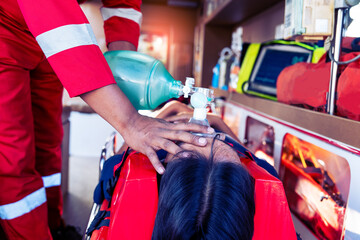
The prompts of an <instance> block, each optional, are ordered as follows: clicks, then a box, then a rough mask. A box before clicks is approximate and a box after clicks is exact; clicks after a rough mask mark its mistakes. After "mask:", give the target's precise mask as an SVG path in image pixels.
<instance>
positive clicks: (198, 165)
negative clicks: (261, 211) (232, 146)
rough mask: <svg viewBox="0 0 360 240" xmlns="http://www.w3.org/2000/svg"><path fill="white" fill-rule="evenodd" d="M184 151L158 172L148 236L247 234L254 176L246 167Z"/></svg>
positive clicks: (248, 236) (249, 232) (250, 232)
mask: <svg viewBox="0 0 360 240" xmlns="http://www.w3.org/2000/svg"><path fill="white" fill-rule="evenodd" d="M186 153H187V156H186V157H185V158H184V157H181V156H184V155H183V154H180V155H177V156H175V159H174V160H173V161H172V162H170V163H169V164H168V165H167V167H166V171H165V174H164V175H163V176H162V179H161V184H160V191H159V203H158V212H157V215H156V219H155V226H154V230H153V235H152V239H153V240H162V239H166V240H169V239H172V240H177V239H179V240H180V239H184V240H188V239H204V240H205V239H206V240H212V239H251V238H252V236H253V232H254V214H255V202H254V180H253V178H252V177H251V176H250V175H249V173H248V172H247V170H246V169H244V168H243V167H242V166H241V165H240V164H235V163H231V162H224V161H221V162H214V161H209V160H208V159H206V158H205V157H204V156H202V155H200V154H198V153H196V152H186Z"/></svg>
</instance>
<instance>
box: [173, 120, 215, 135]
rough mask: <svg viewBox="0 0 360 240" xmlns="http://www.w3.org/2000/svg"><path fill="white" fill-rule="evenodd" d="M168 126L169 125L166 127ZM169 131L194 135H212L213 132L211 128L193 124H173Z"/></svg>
mask: <svg viewBox="0 0 360 240" xmlns="http://www.w3.org/2000/svg"><path fill="white" fill-rule="evenodd" d="M168 126H169V125H168ZM170 129H171V130H178V131H187V132H196V133H208V134H212V133H214V132H215V130H214V129H213V128H212V127H209V126H205V125H200V124H195V123H189V122H187V123H173V124H171V127H170Z"/></svg>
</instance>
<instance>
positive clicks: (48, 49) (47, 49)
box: [36, 23, 98, 58]
mask: <svg viewBox="0 0 360 240" xmlns="http://www.w3.org/2000/svg"><path fill="white" fill-rule="evenodd" d="M36 41H37V42H38V43H39V45H40V47H41V49H42V50H43V52H44V54H45V56H46V57H47V58H48V57H50V56H52V55H54V54H56V53H59V52H62V51H64V50H67V49H71V48H74V47H79V46H85V45H93V44H94V45H98V44H97V42H96V38H95V35H94V32H93V30H92V28H91V26H90V24H88V23H84V24H70V25H65V26H61V27H58V28H55V29H52V30H50V31H47V32H44V33H42V34H40V35H39V36H37V37H36Z"/></svg>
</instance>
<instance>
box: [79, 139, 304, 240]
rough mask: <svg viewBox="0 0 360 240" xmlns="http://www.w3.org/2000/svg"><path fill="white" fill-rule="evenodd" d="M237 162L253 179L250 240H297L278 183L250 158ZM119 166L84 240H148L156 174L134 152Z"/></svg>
mask: <svg viewBox="0 0 360 240" xmlns="http://www.w3.org/2000/svg"><path fill="white" fill-rule="evenodd" d="M114 139H115V137H112V138H110V141H114ZM107 145H109V142H107V143H106V144H105V146H107ZM105 148H106V147H105ZM106 151H107V150H103V152H102V155H101V159H100V168H102V166H103V161H105V160H106V159H105V158H104V156H105V155H106V153H107V152H106ZM241 161H242V163H243V164H244V166H245V167H246V168H247V170H248V171H249V173H250V174H251V175H252V177H253V178H254V179H255V217H254V235H253V239H254V240H260V239H288V240H292V239H294V240H295V239H297V235H296V232H295V228H294V225H293V222H292V218H291V214H290V210H289V207H288V203H287V200H286V196H285V192H284V188H283V185H282V183H281V181H280V180H279V179H277V178H275V177H274V176H272V175H271V174H269V173H268V172H267V171H266V170H264V169H263V168H261V167H259V166H258V165H257V164H256V163H255V161H253V160H252V159H251V158H250V157H249V158H241ZM119 164H121V167H120V165H119ZM119 164H116V165H115V167H114V174H115V173H116V171H117V170H118V169H119V167H120V168H121V171H120V173H119V175H118V179H117V183H116V186H115V188H114V191H113V194H112V198H111V202H109V201H107V200H106V199H105V200H104V201H103V202H102V204H100V205H98V204H94V207H93V209H92V213H91V216H90V219H89V224H88V230H89V229H90V228H92V229H93V231H92V232H91V233H89V231H88V235H86V236H85V239H87V240H100V239H101V240H102V239H131V240H144V239H151V235H152V230H153V226H154V220H155V216H156V212H157V201H158V183H157V175H156V171H155V170H154V168H153V166H152V165H151V163H150V161H149V159H148V158H147V157H146V156H145V155H143V154H141V153H138V152H134V151H133V152H131V153H129V154H124V156H123V158H122V159H121V161H120V162H119ZM99 217H100V218H102V220H99ZM94 219H97V220H95V221H94V222H96V223H95V224H94V222H93V220H94ZM91 222H93V223H92V224H91ZM94 225H97V226H94Z"/></svg>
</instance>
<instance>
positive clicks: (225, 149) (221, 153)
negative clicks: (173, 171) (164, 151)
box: [165, 138, 240, 164]
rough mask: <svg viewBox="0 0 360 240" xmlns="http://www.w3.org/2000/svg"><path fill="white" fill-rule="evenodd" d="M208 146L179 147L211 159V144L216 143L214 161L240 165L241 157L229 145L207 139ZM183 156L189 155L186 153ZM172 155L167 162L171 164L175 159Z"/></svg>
mask: <svg viewBox="0 0 360 240" xmlns="http://www.w3.org/2000/svg"><path fill="white" fill-rule="evenodd" d="M207 140H208V141H207V145H206V146H204V147H199V146H195V145H192V144H189V143H181V144H180V145H179V146H180V147H181V148H182V149H184V150H185V151H194V152H198V153H200V154H202V155H204V156H205V157H206V158H208V159H210V156H211V144H212V142H213V141H215V143H214V149H213V154H214V156H213V159H214V161H218V162H221V161H227V162H233V163H238V164H240V160H239V156H238V155H237V153H236V151H235V150H234V149H233V148H232V147H230V146H229V145H228V144H226V143H224V142H222V141H219V140H214V139H213V138H207ZM182 154H185V155H186V154H188V153H186V152H184V153H182ZM173 156H174V155H172V154H170V153H168V155H167V156H166V159H165V162H170V161H171V160H172V159H173ZM180 156H181V155H180Z"/></svg>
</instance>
